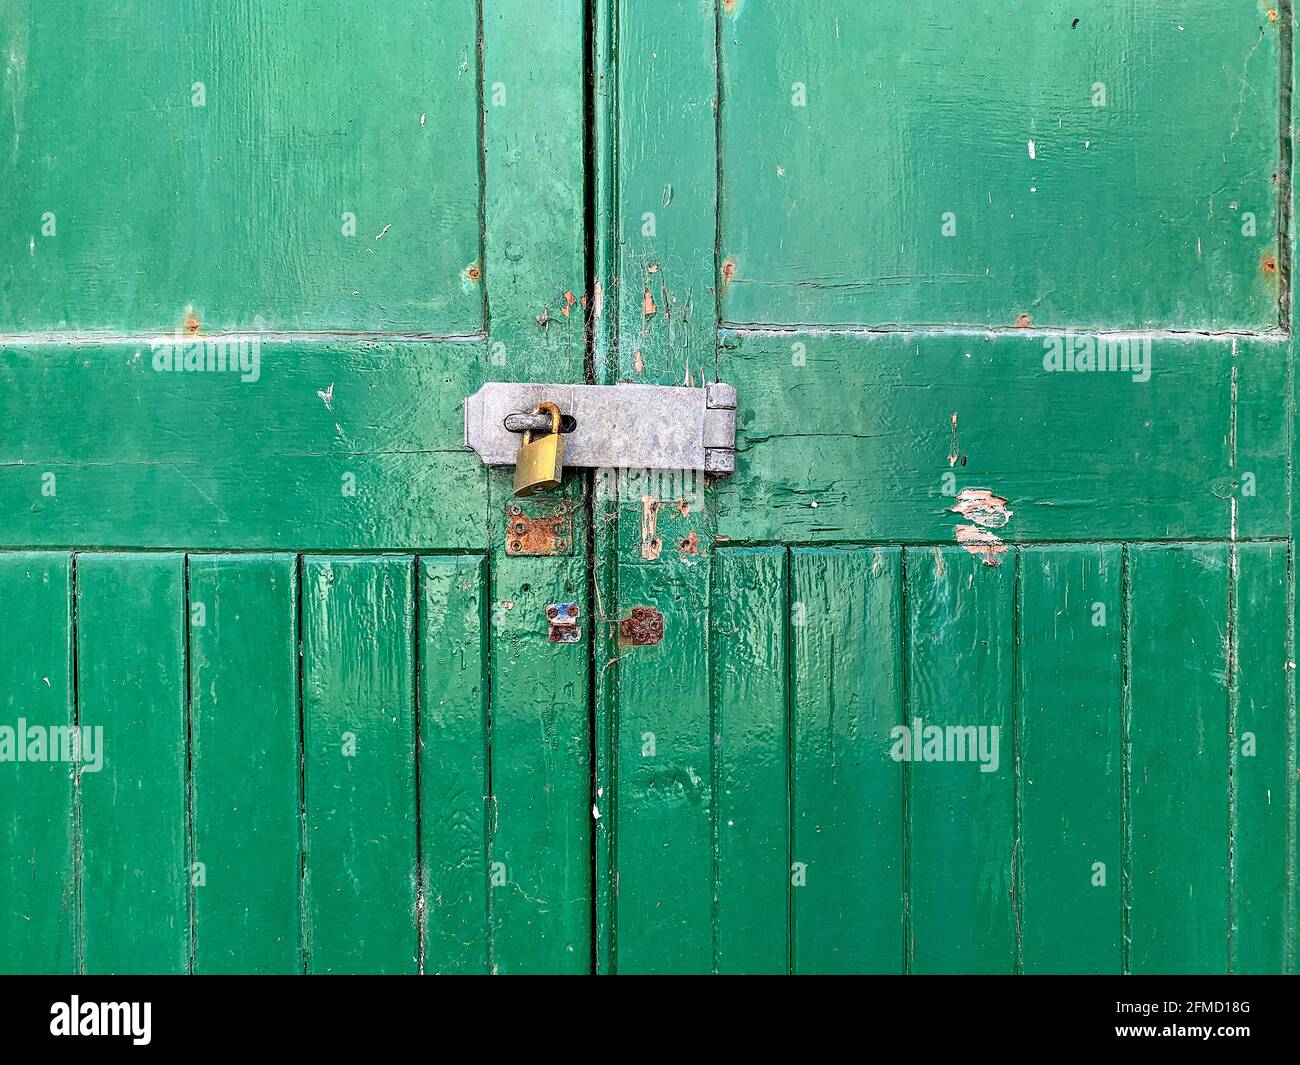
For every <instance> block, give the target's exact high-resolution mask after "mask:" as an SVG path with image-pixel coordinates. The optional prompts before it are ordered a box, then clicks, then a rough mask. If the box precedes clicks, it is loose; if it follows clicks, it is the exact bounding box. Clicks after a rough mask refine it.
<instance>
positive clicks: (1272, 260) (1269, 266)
mask: <svg viewBox="0 0 1300 1065" xmlns="http://www.w3.org/2000/svg"><path fill="white" fill-rule="evenodd" d="M1259 265H1260V269H1262V270H1263V271H1264V273H1266V274H1276V273H1277V256H1276V255H1274V254H1273V253H1272V252H1271V251H1268V252H1265V253H1264V258H1263V259H1261V260H1260V263H1259Z"/></svg>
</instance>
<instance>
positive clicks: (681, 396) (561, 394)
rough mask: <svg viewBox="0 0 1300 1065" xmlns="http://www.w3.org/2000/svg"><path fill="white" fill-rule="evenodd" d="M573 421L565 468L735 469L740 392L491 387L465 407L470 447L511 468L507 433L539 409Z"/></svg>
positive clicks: (512, 448) (511, 442) (514, 446)
mask: <svg viewBox="0 0 1300 1065" xmlns="http://www.w3.org/2000/svg"><path fill="white" fill-rule="evenodd" d="M541 403H554V404H555V405H556V406H557V407H559V408H560V410H561V411H562V412H563V413H564V414H565V415H566V416H568V417H571V418H572V419H573V424H574V429H573V432H572V433H571V434H569V435H568V436H567V437H566V438H565V441H564V465H565V466H588V467H597V468H599V467H610V468H613V467H618V468H624V469H645V470H704V471H705V472H706V473H714V474H726V473H732V472H734V470H735V468H736V390H735V389H734V388H733V387H732V386H731V385H724V384H711V385H705V386H704V387H703V388H684V387H681V388H679V387H670V386H661V385H546V384H513V383H510V382H505V381H494V382H492V383H490V384H486V385H484V386H483V387H482V388H480V389H479V390H478V391H477V392H475V393H474V394H473V395H472V396H470V397H468V398H467V399H466V400H465V445H466V446H467V447H470V448H473V449H474V450H475V451H477V452H478V453H479V456H480V457H481V458H482V459H483V461H484V462H485V463H487V464H488V465H489V466H513V465H514V464H515V459H516V456H517V455H518V454H519V441H520V437H519V435H518V433H515V432H511V431H510V430H509V429H507V428H506V419H507V418H508V417H509V418H511V423H512V425H514V426H523V425H526V424H527V423H526V422H525V421H524V420H523V419H521V418H519V417H518V416H519V415H526V414H527V413H528V412H529V411H532V410H534V409H535V408H536V407H537V406H538V404H541Z"/></svg>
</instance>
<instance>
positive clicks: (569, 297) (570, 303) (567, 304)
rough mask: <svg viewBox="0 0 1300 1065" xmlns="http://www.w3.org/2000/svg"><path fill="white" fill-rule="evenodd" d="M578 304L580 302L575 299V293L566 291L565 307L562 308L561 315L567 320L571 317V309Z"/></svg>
mask: <svg viewBox="0 0 1300 1065" xmlns="http://www.w3.org/2000/svg"><path fill="white" fill-rule="evenodd" d="M577 302H578V301H577V300H576V299H575V298H574V296H573V293H572V292H567V291H566V292H565V293H564V306H563V307H561V308H560V313H561V314H562V315H564V317H566V318H567V317H569V308H570V307H572V306H573V305H574V304H575V303H577Z"/></svg>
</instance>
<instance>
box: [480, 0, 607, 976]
mask: <svg viewBox="0 0 1300 1065" xmlns="http://www.w3.org/2000/svg"><path fill="white" fill-rule="evenodd" d="M482 13H483V30H484V50H483V72H482V73H483V99H484V107H485V113H484V128H483V136H484V157H485V163H486V170H487V186H486V191H485V204H484V209H485V220H486V226H487V228H486V254H487V274H486V277H487V281H488V293H489V342H488V366H487V372H488V375H489V376H490V378H491V379H493V380H515V381H560V382H565V381H581V380H583V379H584V376H585V368H586V346H585V339H586V338H585V331H584V324H585V322H586V320H587V315H588V314H591V313H594V306H595V305H594V302H593V296H594V293H593V292H592V291H588V289H587V286H588V284H589V281H588V279H587V277H586V262H585V258H584V240H585V233H586V218H585V208H584V203H585V199H584V197H585V186H584V181H585V159H586V154H585V146H584V145H585V142H584V134H583V122H584V87H583V54H584V53H583V49H584V45H585V37H584V32H583V25H584V15H585V9H584V7H583V5H582V4H581V3H580V2H579V0H560V2H557V3H554V4H549V5H539V4H536V3H533V2H531V0H484V2H483V5H482ZM501 93H504V95H501ZM583 484H584V482H583V478H582V475H581V474H579V473H575V472H570V473H569V475H568V477H567V480H566V483H565V485H564V487H563V488H562V489H559V490H557V492H556V493H554V494H555V495H556V496H559V497H562V498H566V499H568V500H570V501H572V502H573V505H574V508H575V513H576V515H577V516H576V517H575V520H574V541H573V554H572V555H570V556H567V557H557V558H518V557H510V556H507V555H506V550H505V535H504V532H505V530H504V517H505V515H504V510H505V507H506V506H507V505H508V504H509V503H510V501H511V500H512V492H513V488H512V472H511V471H510V470H495V471H492V472H491V473H490V474H489V476H488V498H489V507H488V517H487V521H486V523H485V525H486V528H484V525H482V524H481V525H480V527H479V531H480V535H481V537H482V541H481V542H484V543H486V545H487V548H488V551H489V556H488V566H489V570H490V574H491V576H490V580H491V590H490V593H489V595H488V604H489V605H488V609H489V610H490V621H489V625H490V629H489V631H490V639H491V654H490V659H489V661H490V664H489V667H488V668H489V686H490V690H491V692H492V698H491V706H490V709H489V725H488V728H489V744H490V750H491V767H490V774H491V776H490V788H491V790H490V793H489V799H488V803H489V820H488V831H489V838H488V860H489V866H488V870H489V885H490V886H489V892H490V899H489V903H488V905H489V913H490V932H489V935H490V943H491V945H490V950H491V955H490V964H491V968H492V971H493V972H500V973H535V972H564V973H575V972H587V971H589V970H590V969H591V966H592V946H591V942H592V934H593V933H592V921H591V909H592V906H591V892H592V882H591V846H592V844H591V824H592V806H593V801H594V796H593V794H592V786H591V778H590V771H591V755H590V734H589V725H590V714H589V698H590V696H589V685H590V669H589V659H588V655H589V654H590V632H591V626H592V625H594V624H595V623H596V622H595V620H594V618H593V617H592V606H591V603H590V602H589V597H588V594H587V585H588V572H589V571H588V556H587V552H588V550H589V548H588V542H587V534H586V522H585V521H584V520H582V509H581V506H580V504H579V503H578V500H580V499H581V498H582V493H583ZM557 602H576V603H577V604H578V605H579V609H580V611H581V620H580V625H581V628H582V637H581V639H580V641H579V642H578V643H574V644H551V643H549V642H548V640H547V628H548V626H547V623H546V616H545V610H546V606H547V605H548V604H550V603H557Z"/></svg>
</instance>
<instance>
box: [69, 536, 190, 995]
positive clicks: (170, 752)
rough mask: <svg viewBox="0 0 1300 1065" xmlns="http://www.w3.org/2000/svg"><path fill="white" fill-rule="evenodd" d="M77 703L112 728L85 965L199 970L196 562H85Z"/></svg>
mask: <svg viewBox="0 0 1300 1065" xmlns="http://www.w3.org/2000/svg"><path fill="white" fill-rule="evenodd" d="M76 609H77V651H76V654H77V702H78V721H79V723H80V724H81V726H82V727H83V728H87V727H88V728H92V729H98V728H102V729H103V747H102V750H103V767H102V768H101V769H100V770H99V771H98V772H94V773H91V772H83V773H82V774H81V831H82V838H81V855H82V888H81V895H82V901H81V906H82V926H81V928H82V931H81V934H82V947H81V950H82V966H83V970H84V971H85V972H87V973H184V972H187V971H188V970H189V968H190V897H189V893H190V887H189V883H190V840H189V808H188V807H189V803H188V780H187V777H186V739H187V737H186V731H187V730H186V691H185V670H186V647H185V557H184V556H183V555H179V554H169V553H156V554H124V553H103V554H81V555H78V557H77V604H76Z"/></svg>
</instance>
